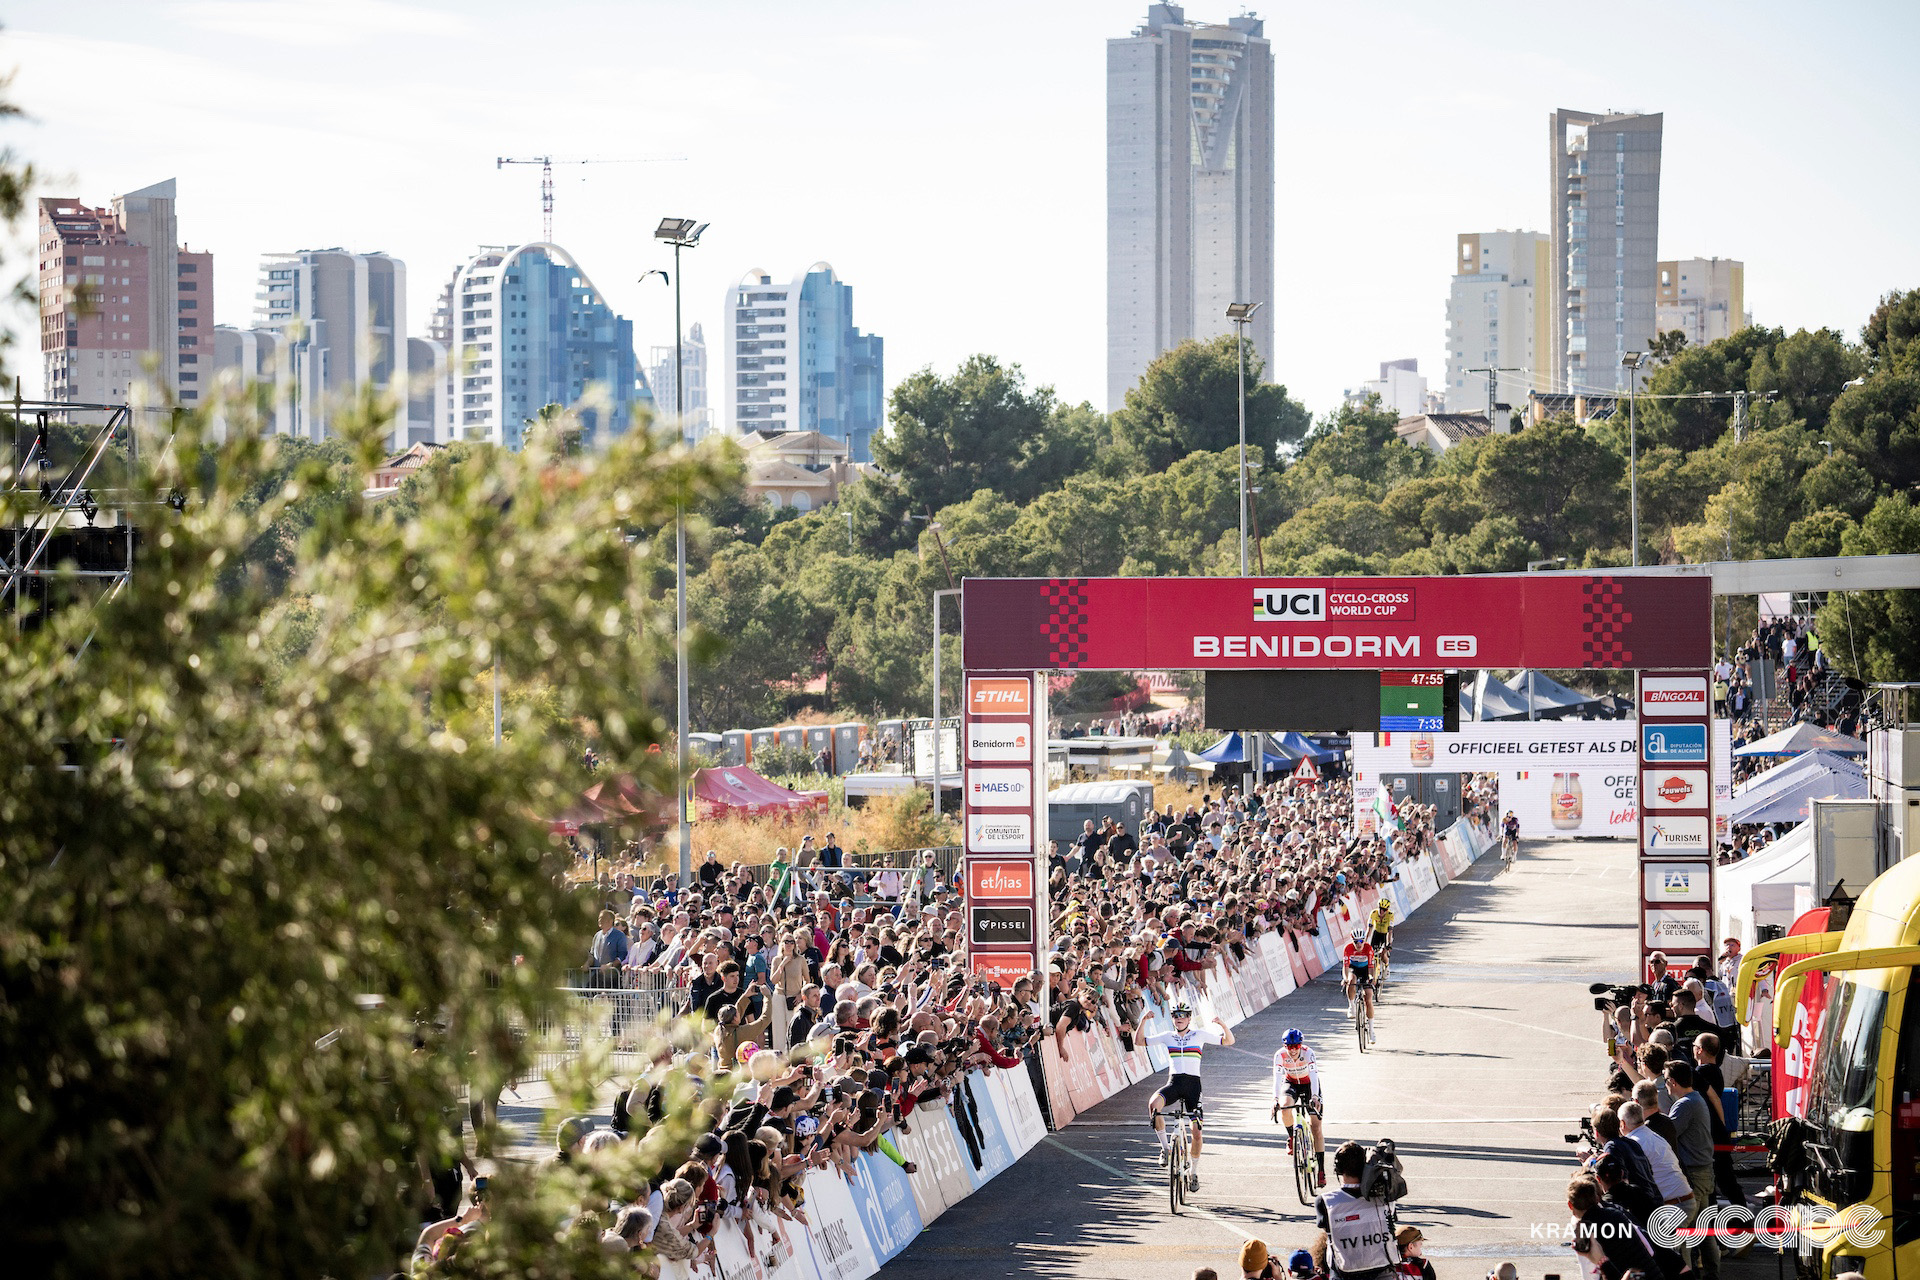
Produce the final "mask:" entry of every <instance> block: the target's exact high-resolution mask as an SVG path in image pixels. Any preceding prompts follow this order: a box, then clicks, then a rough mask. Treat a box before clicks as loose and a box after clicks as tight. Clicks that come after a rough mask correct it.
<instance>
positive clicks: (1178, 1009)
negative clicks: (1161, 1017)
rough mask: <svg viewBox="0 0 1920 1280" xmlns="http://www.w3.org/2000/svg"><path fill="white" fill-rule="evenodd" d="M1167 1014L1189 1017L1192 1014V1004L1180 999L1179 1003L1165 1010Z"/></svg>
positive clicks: (1175, 1016) (1174, 1016)
mask: <svg viewBox="0 0 1920 1280" xmlns="http://www.w3.org/2000/svg"><path fill="white" fill-rule="evenodd" d="M1167 1016H1168V1017H1170V1018H1191V1017H1192V1016H1193V1006H1192V1005H1190V1004H1188V1003H1187V1002H1186V1001H1184V1000H1182V1001H1181V1002H1180V1003H1179V1004H1177V1005H1175V1006H1173V1008H1171V1009H1169V1010H1168V1011H1167Z"/></svg>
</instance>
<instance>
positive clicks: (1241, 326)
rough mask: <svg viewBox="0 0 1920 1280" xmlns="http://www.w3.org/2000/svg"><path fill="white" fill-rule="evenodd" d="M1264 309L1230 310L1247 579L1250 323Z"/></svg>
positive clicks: (1237, 306) (1242, 305) (1239, 306)
mask: <svg viewBox="0 0 1920 1280" xmlns="http://www.w3.org/2000/svg"><path fill="white" fill-rule="evenodd" d="M1259 309H1260V304H1259V303H1257V302H1235V303H1232V304H1230V305H1229V306H1228V307H1227V319H1228V320H1229V321H1231V322H1232V324H1233V327H1234V329H1233V331H1234V335H1235V338H1234V344H1233V347H1234V357H1235V363H1236V365H1237V367H1238V370H1239V379H1240V576H1241V577H1243V578H1244V577H1246V576H1247V324H1248V322H1249V321H1251V320H1252V319H1253V313H1254V312H1256V311H1258V310H1259Z"/></svg>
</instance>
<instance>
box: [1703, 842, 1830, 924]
mask: <svg viewBox="0 0 1920 1280" xmlns="http://www.w3.org/2000/svg"><path fill="white" fill-rule="evenodd" d="M1714 873H1715V875H1716V876H1717V877H1718V891H1717V896H1718V898H1719V903H1720V932H1719V933H1718V934H1717V935H1716V937H1719V938H1738V939H1740V945H1741V946H1742V947H1750V946H1752V945H1753V944H1754V943H1755V942H1756V941H1758V939H1759V932H1760V926H1761V925H1768V924H1777V925H1779V926H1780V927H1781V928H1783V929H1784V928H1787V927H1788V926H1790V925H1791V924H1792V923H1793V922H1794V921H1795V920H1797V919H1799V917H1800V914H1801V913H1802V912H1804V911H1807V910H1809V909H1811V908H1812V906H1813V905H1814V903H1813V824H1812V823H1810V822H1803V823H1801V824H1800V825H1799V826H1797V827H1795V828H1794V829H1793V830H1792V831H1790V832H1788V833H1787V834H1786V835H1784V836H1781V837H1780V838H1779V839H1778V840H1775V841H1774V842H1773V843H1772V844H1770V845H1768V846H1767V847H1766V848H1764V849H1762V850H1761V851H1760V852H1759V853H1756V854H1754V855H1753V856H1752V857H1750V858H1748V859H1747V860H1746V861H1744V862H1736V863H1734V864H1733V865H1732V866H1730V867H1716V868H1714Z"/></svg>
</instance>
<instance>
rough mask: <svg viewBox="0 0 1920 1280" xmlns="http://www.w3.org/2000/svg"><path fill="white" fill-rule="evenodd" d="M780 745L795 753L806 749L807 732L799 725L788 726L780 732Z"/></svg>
mask: <svg viewBox="0 0 1920 1280" xmlns="http://www.w3.org/2000/svg"><path fill="white" fill-rule="evenodd" d="M780 745H781V746H783V747H790V748H792V749H793V750H796V751H805V750H806V749H807V731H806V729H805V728H803V727H802V726H800V725H797V724H790V725H787V726H786V727H785V728H783V729H781V730H780Z"/></svg>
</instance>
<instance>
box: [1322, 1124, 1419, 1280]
mask: <svg viewBox="0 0 1920 1280" xmlns="http://www.w3.org/2000/svg"><path fill="white" fill-rule="evenodd" d="M1399 1166H1400V1162H1399V1160H1398V1159H1396V1158H1395V1156H1394V1154H1393V1143H1392V1142H1391V1141H1389V1140H1386V1139H1382V1140H1381V1142H1380V1144H1379V1146H1377V1147H1375V1148H1374V1152H1373V1155H1372V1157H1369V1156H1368V1155H1367V1154H1366V1152H1365V1151H1364V1150H1362V1149H1361V1146H1360V1144H1359V1143H1357V1142H1345V1143H1342V1144H1341V1145H1340V1148H1339V1150H1337V1151H1335V1152H1334V1153H1333V1172H1334V1176H1335V1177H1337V1178H1339V1179H1340V1186H1339V1188H1338V1189H1337V1190H1334V1191H1323V1192H1321V1193H1320V1194H1319V1195H1318V1196H1316V1197H1315V1198H1314V1201H1313V1221H1314V1225H1315V1226H1316V1227H1318V1228H1319V1234H1318V1235H1317V1236H1316V1237H1315V1238H1314V1244H1313V1260H1314V1263H1315V1265H1316V1266H1318V1267H1319V1269H1320V1272H1321V1274H1323V1275H1325V1276H1327V1277H1329V1280H1374V1278H1375V1277H1385V1276H1390V1275H1393V1274H1395V1270H1394V1269H1395V1267H1397V1266H1398V1265H1399V1263H1400V1260H1401V1258H1400V1247H1399V1245H1398V1243H1397V1242H1396V1241H1395V1238H1394V1221H1393V1210H1392V1209H1391V1208H1390V1207H1389V1205H1390V1203H1391V1202H1392V1201H1394V1200H1398V1199H1400V1198H1401V1197H1402V1196H1404V1195H1405V1194H1406V1192H1407V1184H1406V1179H1405V1178H1404V1177H1402V1176H1400V1167H1399Z"/></svg>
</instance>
